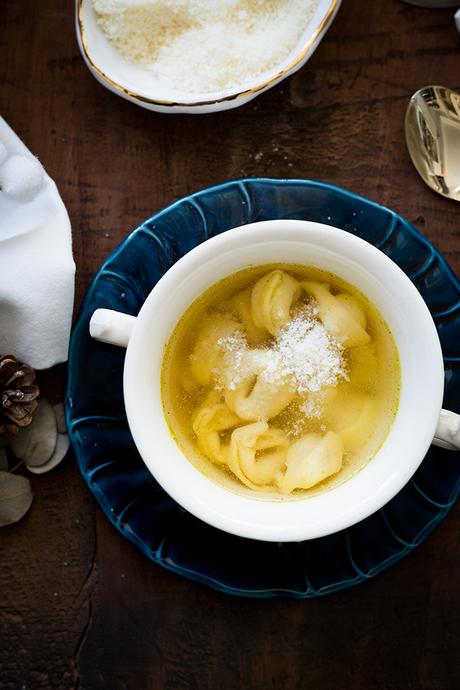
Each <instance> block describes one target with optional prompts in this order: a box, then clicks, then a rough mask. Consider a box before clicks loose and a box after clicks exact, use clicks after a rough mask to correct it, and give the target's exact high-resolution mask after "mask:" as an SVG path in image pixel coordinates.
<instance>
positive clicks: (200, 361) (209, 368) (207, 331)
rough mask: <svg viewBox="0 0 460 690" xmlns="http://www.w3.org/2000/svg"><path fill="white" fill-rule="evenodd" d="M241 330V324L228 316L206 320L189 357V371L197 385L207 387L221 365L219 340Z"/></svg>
mask: <svg viewBox="0 0 460 690" xmlns="http://www.w3.org/2000/svg"><path fill="white" fill-rule="evenodd" d="M242 330H243V326H242V325H241V323H239V321H236V319H234V318H233V317H232V316H230V315H228V314H213V315H212V316H209V317H208V318H207V319H206V321H205V323H204V326H203V327H202V329H201V332H200V334H199V336H198V340H197V341H196V343H195V347H194V348H193V352H192V354H191V355H190V371H191V372H192V375H193V376H194V378H195V379H196V380H197V381H198V383H199V384H201V385H202V386H207V385H209V384H210V383H211V382H212V380H213V378H214V377H215V375H216V372H217V371H218V370H219V368H220V367H221V365H222V361H223V357H224V351H223V349H222V348H221V347H220V346H219V340H220V339H221V338H225V337H228V336H230V335H232V334H234V333H236V332H238V331H242Z"/></svg>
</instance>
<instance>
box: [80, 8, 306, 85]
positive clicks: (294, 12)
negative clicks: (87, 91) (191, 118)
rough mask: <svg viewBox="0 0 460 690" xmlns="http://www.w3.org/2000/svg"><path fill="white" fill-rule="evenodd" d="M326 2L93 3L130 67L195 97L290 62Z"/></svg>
mask: <svg viewBox="0 0 460 690" xmlns="http://www.w3.org/2000/svg"><path fill="white" fill-rule="evenodd" d="M318 2H319V0H93V6H94V10H95V13H96V18H97V21H98V24H99V26H100V27H101V29H102V31H103V32H104V34H105V35H106V37H107V38H108V40H109V41H111V42H112V43H113V45H114V46H115V47H116V48H117V50H118V51H119V52H120V53H121V54H122V55H123V57H125V58H126V59H128V60H131V61H134V62H137V63H139V64H141V65H143V66H144V67H147V68H148V69H149V70H150V71H151V72H152V74H153V75H154V76H155V77H156V78H157V79H158V80H159V82H161V83H162V84H163V85H164V86H165V87H168V88H172V89H178V90H181V91H182V92H187V93H191V94H197V93H200V94H201V93H203V94H205V93H211V92H213V91H219V90H222V89H230V88H232V87H237V86H239V85H241V84H244V83H245V82H247V81H249V80H252V78H254V77H258V76H259V75H261V74H263V73H264V72H267V71H268V70H271V69H273V68H274V67H276V66H277V65H278V64H280V63H281V62H282V61H283V60H284V59H285V58H287V57H288V55H289V53H290V52H291V50H292V49H293V48H294V47H295V46H296V44H297V42H298V41H299V39H300V36H301V35H302V33H303V31H304V30H305V28H306V27H307V25H308V24H309V22H310V21H311V19H312V17H313V14H314V12H315V10H316V7H317V5H318Z"/></svg>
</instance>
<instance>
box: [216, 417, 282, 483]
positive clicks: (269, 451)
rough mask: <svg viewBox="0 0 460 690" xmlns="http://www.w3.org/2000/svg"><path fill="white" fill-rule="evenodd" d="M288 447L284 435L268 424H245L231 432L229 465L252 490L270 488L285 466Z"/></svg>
mask: <svg viewBox="0 0 460 690" xmlns="http://www.w3.org/2000/svg"><path fill="white" fill-rule="evenodd" d="M288 445H289V441H288V440H287V439H286V436H285V435H284V433H283V432H282V431H281V430H280V429H270V428H269V427H268V424H267V422H255V423H254V424H246V425H245V426H241V427H239V428H238V429H235V431H234V432H233V433H232V437H231V440H230V449H229V454H228V466H229V468H230V469H231V471H232V472H233V474H234V475H235V476H236V477H238V479H239V480H240V481H242V482H243V484H245V485H246V486H248V487H249V488H250V489H260V488H261V487H268V486H269V485H270V484H272V483H273V481H274V479H275V477H276V476H277V474H278V473H279V471H280V469H281V467H282V466H283V464H284V460H285V457H286V447H287V446H288ZM258 453H259V454H260V453H261V455H259V456H258V455H257V454H258Z"/></svg>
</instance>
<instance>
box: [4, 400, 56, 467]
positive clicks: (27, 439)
mask: <svg viewBox="0 0 460 690" xmlns="http://www.w3.org/2000/svg"><path fill="white" fill-rule="evenodd" d="M56 442H57V429H56V418H55V416H54V411H53V408H52V407H51V405H50V403H49V402H48V401H47V400H40V402H39V403H38V408H37V411H36V412H35V414H34V417H33V420H32V423H31V424H30V426H27V427H25V428H23V429H20V431H19V433H18V434H17V435H16V437H15V438H14V439H13V440H12V441H11V444H10V447H11V449H12V451H13V453H14V454H15V456H16V457H17V458H18V459H19V460H24V462H25V463H26V464H27V466H28V467H30V466H33V467H38V466H40V465H44V464H45V463H47V462H48V460H49V459H50V458H51V456H52V455H53V453H54V450H55V448H56Z"/></svg>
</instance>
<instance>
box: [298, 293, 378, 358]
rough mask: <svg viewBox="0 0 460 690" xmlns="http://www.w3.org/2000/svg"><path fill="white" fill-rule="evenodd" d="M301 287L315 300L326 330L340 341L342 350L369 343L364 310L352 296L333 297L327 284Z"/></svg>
mask: <svg viewBox="0 0 460 690" xmlns="http://www.w3.org/2000/svg"><path fill="white" fill-rule="evenodd" d="M301 285H302V287H303V288H304V290H305V291H306V292H307V293H308V294H309V295H312V296H313V297H314V298H315V300H316V302H317V304H318V310H319V317H320V319H321V321H322V323H323V324H324V327H325V328H326V330H327V331H328V332H329V333H330V334H331V335H332V336H334V337H335V338H337V339H338V340H340V341H341V343H342V346H343V347H344V348H349V347H357V346H359V345H366V344H367V343H369V341H370V339H371V338H370V335H369V333H368V332H367V331H366V315H365V313H364V309H363V308H362V306H361V305H360V304H359V303H358V301H357V300H356V299H355V298H354V297H353V296H352V295H350V294H348V293H346V292H342V293H340V294H338V295H333V294H332V293H331V290H330V286H329V285H328V284H327V283H314V282H310V281H304V282H302V283H301Z"/></svg>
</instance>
